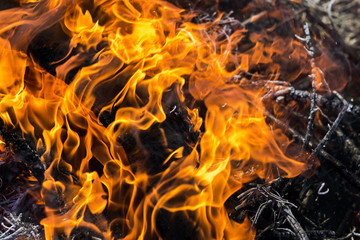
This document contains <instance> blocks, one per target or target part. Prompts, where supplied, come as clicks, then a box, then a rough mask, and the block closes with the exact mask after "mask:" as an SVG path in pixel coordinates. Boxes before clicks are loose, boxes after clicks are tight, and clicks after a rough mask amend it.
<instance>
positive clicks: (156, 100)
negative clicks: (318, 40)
mask: <svg viewBox="0 0 360 240" xmlns="http://www.w3.org/2000/svg"><path fill="white" fill-rule="evenodd" d="M92 2H93V5H92V6H90V7H89V6H86V2H85V1H80V3H78V1H73V0H56V1H46V0H43V1H33V0H30V1H28V0H27V1H22V2H21V3H22V5H21V7H19V8H14V9H9V10H5V11H2V12H1V13H0V34H1V35H0V37H1V38H0V44H1V48H0V49H2V50H1V52H0V76H1V77H0V79H1V80H0V81H1V85H0V117H1V118H2V119H3V120H4V122H5V123H6V124H8V125H12V126H14V127H19V128H20V129H21V130H22V132H24V133H26V134H31V135H32V136H33V138H34V140H36V141H37V142H38V148H43V149H44V150H45V152H44V154H43V155H42V161H43V163H44V164H46V165H47V167H48V168H47V171H46V173H45V181H44V183H43V186H42V192H41V193H42V198H43V201H44V203H45V206H46V218H45V219H43V220H42V221H41V224H42V225H43V226H44V229H45V235H46V239H53V238H55V236H56V235H58V234H65V235H66V236H67V237H69V236H70V235H71V233H72V231H74V229H76V228H81V227H85V228H88V229H91V230H92V231H93V232H94V233H96V234H98V235H100V236H102V237H103V238H105V239H112V238H115V237H121V238H124V239H149V238H154V237H158V238H159V237H161V233H160V231H159V228H158V224H157V218H158V216H159V213H160V212H161V211H164V210H165V211H168V212H171V213H174V214H175V213H181V214H183V216H185V217H186V218H187V220H188V221H189V223H190V224H192V226H193V227H194V229H196V232H197V234H198V236H197V237H198V238H200V239H225V238H226V239H252V238H254V232H252V231H250V222H249V221H248V220H245V221H244V222H243V223H241V224H240V223H236V222H234V221H232V220H230V219H229V217H228V214H227V211H226V209H225V207H224V203H225V201H226V200H227V199H228V198H229V197H230V196H231V195H232V194H234V193H235V192H236V191H238V190H239V189H240V188H241V187H242V184H243V183H245V182H248V181H250V180H252V179H254V178H256V177H261V178H265V179H267V180H268V181H271V180H272V179H274V178H276V177H278V176H280V175H281V176H286V177H294V176H296V175H297V174H299V173H300V172H301V171H302V170H303V169H304V164H303V163H301V162H298V161H296V160H294V159H290V158H288V157H286V156H285V155H284V153H283V152H284V150H285V149H286V146H287V144H288V140H285V142H284V139H286V137H285V136H284V135H283V134H281V133H277V132H276V134H274V133H275V132H274V131H273V130H272V129H271V128H270V127H269V126H268V125H267V124H266V122H265V117H264V106H263V103H262V101H261V97H262V95H263V94H264V91H253V90H244V89H243V88H241V87H240V86H239V85H238V84H236V83H231V81H232V80H233V79H235V78H236V77H237V76H238V75H240V74H241V73H242V72H244V71H245V72H247V71H248V70H249V69H250V68H253V67H254V66H255V65H256V64H259V63H260V64H271V63H272V61H273V59H272V56H274V55H276V54H279V53H282V52H284V50H283V49H282V48H283V45H282V44H281V43H282V42H281V39H279V40H278V41H275V43H274V44H272V45H270V46H268V45H266V44H265V43H261V41H259V42H258V43H257V44H256V45H255V46H254V47H253V48H251V49H250V50H248V51H245V52H242V53H239V52H238V51H237V48H238V46H239V44H240V41H241V40H242V39H243V38H244V34H245V32H246V31H245V30H243V29H238V30H237V31H235V32H234V33H232V34H231V35H229V34H226V33H225V34H223V36H224V37H223V38H219V35H221V33H223V29H222V27H221V25H220V21H221V17H222V16H221V15H220V16H219V17H218V18H216V19H214V20H213V21H211V22H208V23H201V24H195V23H192V22H191V20H192V19H193V17H194V15H193V14H191V13H188V12H186V11H185V10H183V9H179V8H177V7H175V6H173V5H172V4H170V3H168V2H165V1H160V0H150V1H148V0H146V1H145V0H133V1H130V0H120V1H114V0H94V1H92ZM55 24H61V28H62V30H63V32H64V33H66V34H67V35H68V37H69V38H70V41H69V48H70V49H69V51H68V53H67V54H66V56H65V57H64V58H63V59H61V60H59V61H57V62H56V63H54V64H57V65H56V66H57V67H56V76H54V75H51V74H50V73H48V72H46V71H45V70H44V69H43V68H42V67H41V66H39V64H37V63H36V62H35V61H34V60H33V59H32V58H31V56H28V55H27V54H26V51H27V49H28V47H29V44H30V42H31V41H32V39H33V38H34V37H35V36H36V35H37V34H39V33H41V32H42V31H44V30H46V29H48V28H50V27H52V26H53V25H55ZM260 37H261V36H260V35H256V34H254V35H252V36H251V38H253V40H254V39H258V38H260ZM292 45H294V46H295V49H296V48H297V49H296V50H298V49H300V48H301V46H300V45H299V44H296V42H294V43H292ZM295 52H296V51H295V50H294V51H293V52H291V53H289V54H290V55H291V54H293V55H294V56H293V58H299V59H301V58H302V56H301V55H300V53H299V54H296V53H295ZM299 52H301V51H300V50H299ZM301 54H303V56H306V53H305V52H301ZM89 56H91V57H90V58H91V59H90V64H87V65H86V66H84V65H83V62H84V59H85V58H89ZM303 58H305V57H303ZM298 61H300V60H298ZM79 68H80V70H79V71H78V72H77V74H76V75H75V76H74V78H73V80H72V82H71V83H70V84H66V83H65V82H66V79H67V77H68V76H69V74H70V71H71V70H74V69H79ZM278 68H279V67H278V65H276V64H274V67H273V68H272V72H271V73H273V74H276V73H277V72H278V70H279V69H278ZM299 74H300V73H299V72H297V73H296V74H295V75H294V76H290V77H289V79H288V81H292V80H294V79H296V77H298V76H299ZM170 89H175V90H174V91H175V94H176V96H177V98H178V101H179V102H180V103H181V104H182V105H186V94H187V93H185V92H186V91H189V93H190V94H191V97H192V98H193V99H194V101H195V102H203V103H204V104H205V107H206V110H207V111H206V114H205V117H204V118H202V117H201V114H200V113H199V110H198V109H197V108H193V107H191V106H190V105H189V106H188V107H186V108H185V111H186V114H187V115H188V116H189V119H188V120H189V121H190V122H191V124H192V128H191V129H190V130H189V131H190V132H194V133H198V132H200V131H201V132H202V133H201V134H200V137H199V139H198V140H197V141H195V143H194V144H193V145H191V146H190V147H191V151H190V152H187V153H185V150H184V149H185V146H181V147H179V148H177V149H171V148H170V146H169V144H168V141H169V140H170V139H167V138H168V137H167V136H166V133H164V132H163V135H164V136H163V139H164V140H163V141H162V144H163V146H162V147H164V148H166V149H167V153H168V157H167V158H165V159H163V163H162V164H163V166H164V169H165V170H163V171H161V172H159V173H151V172H150V171H149V170H148V169H146V167H145V166H144V165H143V164H144V159H142V158H146V155H144V154H143V155H141V154H139V155H138V156H140V157H137V158H130V157H131V156H130V155H129V153H128V152H127V151H126V149H124V146H122V145H121V143H120V141H119V138H121V137H123V136H125V135H126V134H128V133H129V132H130V133H131V134H133V135H135V136H136V137H137V139H136V140H135V141H136V142H137V143H136V144H137V145H138V146H140V145H141V144H139V142H141V139H140V138H141V137H140V135H139V132H141V131H145V130H149V129H150V128H151V127H152V126H154V125H156V124H159V123H162V122H164V121H165V120H166V117H167V114H168V112H167V111H166V110H165V109H166V108H165V103H164V102H165V100H166V99H165V97H164V96H165V94H167V93H168V92H169V91H170ZM105 113H111V114H112V115H113V118H114V119H113V121H111V123H110V124H109V125H108V126H105V125H103V124H102V122H101V120H100V116H102V115H103V114H105ZM279 139H281V141H282V143H283V146H282V147H280V146H279V145H278V144H277V140H279ZM138 151H141V149H140V150H138ZM147 160H149V161H151V160H152V159H147ZM94 165H96V166H97V167H96V169H94ZM99 166H100V167H99ZM54 199H58V201H54ZM90 216H92V217H90ZM116 228H118V229H120V231H121V234H120V235H116V236H115V233H114V231H115V230H114V229H116ZM118 231H119V230H118Z"/></svg>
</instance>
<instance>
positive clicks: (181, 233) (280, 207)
mask: <svg viewBox="0 0 360 240" xmlns="http://www.w3.org/2000/svg"><path fill="white" fill-rule="evenodd" d="M170 2H172V3H173V4H175V5H177V6H180V7H183V8H186V9H191V10H194V9H195V10H197V11H199V12H201V13H203V14H204V15H211V14H212V13H213V12H216V8H218V9H220V10H222V11H225V12H227V13H229V12H230V11H233V13H232V15H231V16H232V17H233V18H234V19H235V20H236V21H239V22H241V23H243V26H242V27H244V28H246V29H247V30H248V33H247V34H251V33H253V32H262V31H263V30H264V29H268V28H270V27H272V26H275V25H277V26H278V27H275V28H273V30H272V31H271V32H268V34H269V35H271V36H283V37H287V38H288V37H289V36H294V35H295V34H297V35H298V34H300V33H301V32H300V33H299V31H298V30H299V29H300V30H301V29H302V28H303V25H304V23H305V22H307V23H308V24H309V28H310V30H311V38H312V42H313V45H314V47H315V50H314V51H315V57H316V54H317V53H316V52H317V51H319V50H318V49H320V48H321V49H326V50H328V51H329V52H330V53H331V56H332V57H333V58H335V59H336V62H337V64H338V71H336V70H334V69H332V70H331V71H328V72H325V75H326V78H328V79H336V78H338V77H339V75H341V76H342V77H343V76H345V78H346V79H347V83H346V85H345V87H344V88H343V89H341V90H340V91H339V95H340V96H342V97H339V96H338V95H336V94H335V93H330V94H329V93H322V92H318V93H316V99H315V102H316V105H317V106H318V108H319V109H320V110H321V114H318V115H317V116H316V119H315V120H314V126H313V128H312V130H311V132H308V131H307V125H308V124H309V115H310V112H311V110H312V109H311V101H312V96H313V95H312V87H311V80H310V77H309V75H310V74H311V67H309V66H308V67H307V70H306V71H304V73H303V74H300V75H299V76H298V77H297V78H296V79H295V81H293V82H292V83H291V84H292V91H291V92H287V93H286V94H283V95H281V96H277V97H273V98H270V99H267V100H266V101H267V102H266V106H267V107H268V109H267V112H268V113H269V115H268V118H267V122H268V124H269V125H271V126H273V127H274V128H280V129H282V131H283V132H284V133H285V134H286V135H287V136H288V138H289V139H290V140H292V143H291V145H290V146H289V147H288V152H287V154H288V155H289V156H292V157H294V158H298V159H302V160H308V166H309V167H308V169H307V170H306V171H305V172H304V173H303V174H301V175H299V176H297V177H295V178H280V177H279V178H278V179H276V180H274V181H272V182H270V183H269V182H265V181H264V180H262V179H256V180H254V181H253V182H250V183H247V184H245V186H244V188H243V189H241V190H240V191H239V192H238V193H236V194H234V195H233V196H232V197H231V198H230V199H228V201H227V202H226V208H227V209H228V212H229V217H230V218H232V219H233V220H234V221H238V222H242V221H243V220H244V218H245V217H248V218H249V219H250V221H251V222H252V223H253V229H252V230H253V231H256V239H258V240H271V239H306V238H302V236H301V235H299V231H301V229H297V228H294V226H293V225H292V224H290V223H289V221H288V218H289V211H287V210H286V209H291V214H292V215H293V217H294V219H295V220H296V221H297V222H298V224H299V225H300V226H301V227H302V229H303V230H304V231H305V233H306V235H307V237H308V239H351V238H353V239H360V237H359V235H358V233H359V232H360V136H359V133H360V97H359V94H358V93H359V92H360V62H359V59H360V57H359V56H360V54H359V53H360V52H359V50H357V49H355V48H353V47H352V46H350V45H348V44H347V43H346V42H344V40H343V39H346V36H344V35H340V34H339V33H338V32H337V30H336V29H334V27H333V26H332V25H331V24H329V23H328V22H327V21H324V18H326V16H322V15H321V14H319V13H318V12H317V10H316V9H313V8H312V7H311V6H310V5H307V4H306V1H305V3H301V4H296V3H290V1H275V4H274V5H273V4H271V3H269V2H268V1H243V0H236V1H227V0H220V1H219V3H218V5H216V3H215V1H177V0H171V1H170ZM16 5H17V4H16V1H8V2H7V4H6V5H3V6H1V9H3V8H11V7H15V6H16ZM279 9H280V11H283V12H286V14H284V15H286V16H287V17H288V18H278V17H273V16H274V15H272V14H271V13H274V12H276V11H278V10H279ZM265 10H266V11H268V13H267V15H266V17H264V18H261V19H259V20H258V21H254V22H250V23H249V22H247V20H248V19H249V18H251V16H253V15H255V14H257V13H260V12H262V11H265ZM199 19H200V18H199ZM199 19H194V21H195V22H196V21H200V20H199ZM201 19H206V18H201ZM202 21H204V20H202ZM354 21H356V20H354ZM245 23H246V24H245ZM229 27H233V26H230V25H229ZM295 29H296V30H295ZM265 32H266V31H265ZM49 36H57V37H55V38H51V37H49ZM68 44H69V38H68V37H67V36H66V35H65V34H64V33H63V32H62V30H61V27H60V26H59V25H55V26H53V27H51V28H49V29H48V30H46V31H44V32H43V33H40V34H39V35H38V36H36V37H35V38H34V40H33V41H32V43H31V44H30V47H29V50H28V54H29V55H31V56H32V57H33V58H34V60H35V61H36V62H38V63H39V64H40V65H41V66H42V67H43V68H44V69H46V71H48V72H50V73H52V74H55V68H56V65H52V64H50V63H51V62H53V61H56V60H58V59H61V58H63V57H64V55H65V54H66V52H67V51H66V47H67V46H68ZM252 46H254V43H253V42H251V41H250V40H249V39H247V38H244V41H243V42H242V43H241V45H239V48H238V51H239V53H241V52H242V51H246V50H247V49H249V48H251V47H252ZM99 47H101V46H99ZM304 47H308V46H306V44H304ZM76 53H77V52H76V49H75V50H74V52H73V53H71V54H70V56H69V57H68V58H70V57H71V56H72V55H75V54H76ZM93 54H95V53H91V52H89V53H88V55H89V56H88V59H91V57H92V56H93ZM286 59H288V58H287V56H277V57H274V61H275V62H276V63H277V64H279V65H280V67H281V72H280V79H281V77H283V78H284V80H286V76H288V75H290V74H291V71H296V69H297V68H298V67H299V66H297V65H296V64H297V63H292V62H291V61H288V60H286ZM308 62H309V61H307V64H309V63H308ZM88 64H90V62H86V61H85V62H84V63H83V66H86V65H88ZM268 67H269V66H260V65H254V66H252V70H253V72H261V71H264V72H266V69H267V68H268ZM79 69H80V67H79V68H78V69H74V70H73V71H71V72H70V74H69V76H67V82H71V79H72V78H73V77H74V76H75V74H76V72H77V71H78V70H79ZM242 77H244V78H248V80H249V81H251V72H249V73H244V75H243V76H242ZM333 81H334V80H333ZM246 87H250V88H251V87H252V86H246ZM169 98H171V99H174V98H173V96H169ZM187 98H188V99H187V101H186V103H189V104H190V103H191V104H192V106H196V107H198V108H199V109H200V114H202V115H204V114H205V112H206V109H205V107H204V105H203V104H202V103H200V102H195V103H194V102H193V101H192V99H191V96H187ZM346 104H347V106H348V108H347V111H346V112H345V114H344V116H343V118H342V119H341V121H340V123H339V125H338V126H336V127H335V128H334V129H333V130H334V132H333V134H332V135H331V136H330V137H329V139H326V141H325V143H324V146H322V147H321V149H320V150H319V151H318V152H317V153H316V154H313V155H312V154H311V153H312V152H314V149H316V147H317V146H318V144H319V143H320V142H321V141H322V139H323V138H324V136H325V135H326V133H327V132H328V131H329V129H331V125H332V124H333V123H334V121H335V119H336V118H337V117H338V115H339V114H340V113H341V109H342V108H343V107H344V106H345V105H346ZM170 105H172V106H173V105H174V106H177V110H176V112H175V113H176V114H175V113H173V112H170V110H171V109H165V110H166V111H167V118H166V120H165V121H164V122H163V123H161V124H156V125H154V126H152V127H151V129H149V130H148V131H144V132H140V133H139V134H140V135H141V139H142V141H143V143H140V144H142V146H143V147H145V149H146V152H147V157H148V158H151V159H155V160H154V161H152V162H145V163H144V164H145V165H146V168H148V169H149V173H150V174H155V173H158V172H161V171H163V170H164V168H166V166H163V165H162V161H163V160H164V159H165V158H166V156H167V155H166V154H167V152H166V149H165V148H164V147H162V144H161V140H160V134H159V129H162V130H164V131H165V133H166V137H167V139H169V140H171V141H170V142H169V144H171V146H172V148H173V149H175V148H177V147H179V146H184V145H185V146H192V145H193V144H194V143H195V142H196V141H197V139H198V137H199V135H198V133H193V132H191V131H189V129H191V122H189V121H188V120H187V119H188V118H187V116H186V112H184V111H181V109H182V107H181V105H179V102H173V103H171V104H170ZM274 106H276V107H277V109H280V110H281V112H282V113H283V114H282V115H281V116H275V113H274V112H273V110H274ZM294 109H295V110H294ZM113 117H114V116H112V115H111V114H110V113H109V114H107V113H104V114H103V115H102V116H100V119H101V121H102V122H103V124H104V125H105V126H106V125H107V124H109V123H111V122H112V121H113ZM1 126H2V128H1V135H2V136H3V137H4V140H5V142H6V144H7V147H8V148H7V149H8V150H7V151H10V149H11V152H12V153H9V154H10V155H9V156H8V158H7V161H6V162H4V163H3V162H1V164H0V177H1V180H2V181H1V183H2V184H1V186H0V197H1V198H0V221H3V217H4V216H9V213H11V212H13V213H14V214H19V213H23V216H24V221H28V222H33V223H35V224H39V222H40V220H41V218H42V217H43V216H44V209H43V207H41V206H37V205H36V204H35V202H36V201H35V199H34V196H35V195H36V194H34V192H37V193H39V189H40V187H39V186H40V183H41V181H42V180H43V176H42V174H43V171H44V169H43V167H42V164H41V163H40V157H39V154H40V153H37V152H36V151H35V144H34V142H32V141H31V139H30V138H28V139H27V140H26V139H24V138H23V137H21V132H19V131H18V130H13V129H9V128H6V127H5V126H3V124H2V123H1ZM16 131H17V132H16ZM309 134H310V136H311V137H310V141H309V144H308V145H307V146H305V149H304V150H302V148H304V147H303V145H304V139H305V138H306V136H307V135H309ZM135 137H136V136H134V135H132V134H131V133H129V134H124V137H123V138H122V139H119V141H120V142H121V143H122V145H123V146H124V149H125V151H126V152H127V153H128V154H129V159H130V161H131V157H133V159H138V158H142V157H143V156H139V155H138V154H139V152H138V151H136V147H137V146H136V141H135V140H134V139H135ZM187 150H189V149H185V154H186V151H187ZM160 166H161V167H160ZM94 167H95V168H96V166H94ZM99 171H100V170H99ZM100 172H101V171H100ZM31 174H32V175H33V176H34V177H35V179H37V182H36V183H32V185H31V186H32V189H31V192H30V191H26V189H24V187H25V186H30V184H29V182H28V180H27V179H28V178H27V177H28V176H29V175H31ZM34 184H35V187H34ZM261 187H266V189H267V190H266V191H268V192H270V193H272V194H274V196H278V198H275V200H274V199H270V198H268V197H267V195H266V194H265V195H264V194H257V195H256V194H255V195H251V196H250V197H251V199H247V200H248V202H247V204H246V205H245V206H243V207H241V208H237V206H239V205H240V204H241V202H240V201H239V199H238V198H237V196H238V195H240V194H241V193H244V192H246V191H247V190H249V189H254V191H258V190H257V189H260V188H261ZM29 188H30V187H29ZM14 189H15V190H16V191H15V192H14ZM16 194H17V195H16ZM9 198H10V199H12V201H5V200H6V199H9ZM20 198H21V200H19V201H18V202H16V201H17V200H18V199H20ZM285 202H290V203H292V204H294V205H295V206H292V205H289V204H287V203H285ZM265 203H266V204H265ZM156 224H157V227H158V229H159V231H160V233H161V235H162V236H163V238H164V239H196V236H197V234H196V232H197V230H196V228H194V227H193V226H189V224H187V222H186V218H184V216H182V215H181V214H171V213H169V212H167V211H165V210H162V211H160V212H159V214H158V218H157V221H156ZM114 234H115V237H116V236H118V237H121V236H122V232H121V231H119V233H117V231H116V229H115V230H114ZM93 236H94V235H93V234H92V233H91V232H89V231H88V230H86V229H76V230H74V233H73V234H72V237H73V239H93V238H92V237H93ZM96 237H99V236H96ZM59 239H62V237H61V236H59Z"/></svg>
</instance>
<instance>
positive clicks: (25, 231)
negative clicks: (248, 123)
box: [0, 213, 40, 240]
mask: <svg viewBox="0 0 360 240" xmlns="http://www.w3.org/2000/svg"><path fill="white" fill-rule="evenodd" d="M3 218H4V220H5V222H3V223H1V227H2V228H3V229H4V231H0V239H2V240H12V239H18V238H19V237H26V239H34V240H38V239H39V240H40V234H39V230H40V227H39V226H35V225H33V224H31V223H27V222H24V221H23V220H22V215H21V214H19V216H14V215H13V214H11V213H10V217H9V218H7V217H3Z"/></svg>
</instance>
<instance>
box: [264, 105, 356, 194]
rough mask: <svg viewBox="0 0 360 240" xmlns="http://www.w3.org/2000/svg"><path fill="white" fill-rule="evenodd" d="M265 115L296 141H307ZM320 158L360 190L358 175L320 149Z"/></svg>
mask: <svg viewBox="0 0 360 240" xmlns="http://www.w3.org/2000/svg"><path fill="white" fill-rule="evenodd" d="M265 115H266V116H267V117H268V118H269V119H270V120H271V121H273V122H274V123H275V124H276V125H278V126H279V127H280V128H281V129H283V130H284V131H285V132H287V133H288V134H289V135H290V136H291V137H292V138H293V139H295V140H296V141H298V142H300V143H303V142H304V141H305V139H304V138H303V137H302V136H301V134H300V133H298V132H297V131H296V130H294V129H293V128H291V127H289V126H288V125H287V124H285V123H283V122H282V121H281V120H279V119H277V118H276V117H275V116H274V115H272V114H271V113H269V112H265ZM312 145H313V144H312V143H311V142H310V143H309V147H310V148H312ZM318 156H319V157H321V158H322V159H324V160H325V161H327V162H329V163H331V164H333V165H334V166H336V168H335V169H336V170H337V171H339V172H340V173H341V174H342V175H343V176H344V178H345V179H347V180H348V182H349V183H351V185H353V186H355V187H357V188H359V189H360V178H359V177H358V176H357V175H356V174H354V173H352V172H351V171H349V170H348V169H347V167H346V166H345V165H344V164H343V163H341V162H340V161H339V160H337V159H336V158H335V157H333V156H332V155H331V154H329V153H328V152H327V151H325V150H324V149H320V151H319V152H318Z"/></svg>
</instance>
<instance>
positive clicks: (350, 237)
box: [324, 228, 360, 240]
mask: <svg viewBox="0 0 360 240" xmlns="http://www.w3.org/2000/svg"><path fill="white" fill-rule="evenodd" d="M354 237H360V233H358V232H355V228H354V229H353V230H352V231H351V232H350V233H348V234H346V235H345V236H343V237H338V238H325V239H324V240H346V239H351V240H353V239H354Z"/></svg>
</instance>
